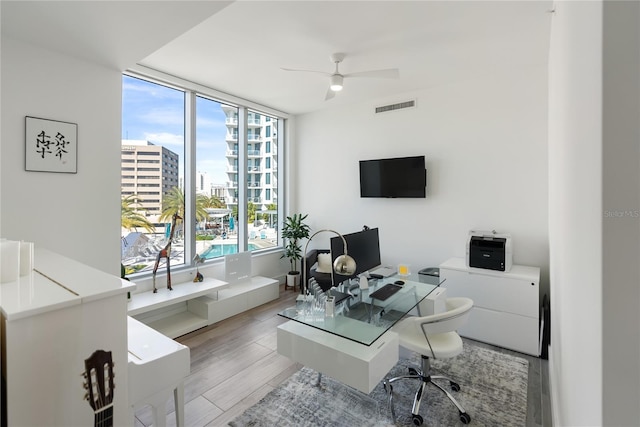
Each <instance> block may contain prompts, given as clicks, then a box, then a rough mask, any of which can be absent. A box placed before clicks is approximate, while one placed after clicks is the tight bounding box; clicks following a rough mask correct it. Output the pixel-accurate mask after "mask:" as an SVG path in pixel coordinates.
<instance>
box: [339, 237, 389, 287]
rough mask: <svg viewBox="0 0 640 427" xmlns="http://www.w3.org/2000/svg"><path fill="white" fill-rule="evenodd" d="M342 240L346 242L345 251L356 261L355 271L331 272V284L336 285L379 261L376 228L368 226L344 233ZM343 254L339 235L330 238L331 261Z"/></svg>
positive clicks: (371, 267) (372, 267) (376, 265)
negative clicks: (345, 273)
mask: <svg viewBox="0 0 640 427" xmlns="http://www.w3.org/2000/svg"><path fill="white" fill-rule="evenodd" d="M343 237H344V240H345V241H346V242H347V253H348V255H349V256H351V257H352V258H353V259H354V260H355V262H356V271H355V273H354V274H353V275H351V276H343V275H342V274H338V273H336V272H335V271H334V272H333V273H332V274H333V284H334V285H336V286H337V285H338V284H340V283H342V282H344V281H345V280H347V279H350V278H352V277H356V276H358V275H359V274H362V273H364V272H365V271H369V270H371V269H374V268H376V267H378V266H379V265H380V264H381V262H380V240H379V237H378V229H377V228H370V229H367V230H363V231H358V232H356V233H350V234H344V235H343ZM342 254H344V244H343V242H342V239H341V238H340V237H332V238H331V261H332V262H333V261H335V259H336V258H337V257H339V256H340V255H342Z"/></svg>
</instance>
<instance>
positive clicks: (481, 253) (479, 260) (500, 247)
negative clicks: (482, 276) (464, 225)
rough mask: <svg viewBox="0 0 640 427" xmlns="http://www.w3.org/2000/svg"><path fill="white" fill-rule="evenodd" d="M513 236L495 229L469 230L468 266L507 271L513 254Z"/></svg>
mask: <svg viewBox="0 0 640 427" xmlns="http://www.w3.org/2000/svg"><path fill="white" fill-rule="evenodd" d="M512 255H513V254H512V250H511V236H510V235H509V234H499V233H496V231H495V230H493V231H475V230H471V231H470V232H469V239H468V240H467V267H470V268H484V269H488V270H497V271H504V272H507V271H509V270H510V269H511V265H512V263H513V256H512Z"/></svg>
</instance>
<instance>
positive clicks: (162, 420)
mask: <svg viewBox="0 0 640 427" xmlns="http://www.w3.org/2000/svg"><path fill="white" fill-rule="evenodd" d="M127 334H128V338H127V341H128V358H129V366H128V376H129V408H130V410H131V417H132V419H133V417H134V415H135V411H136V409H139V408H141V407H143V406H145V405H150V406H151V408H152V410H153V425H154V426H158V427H164V426H166V421H167V420H166V418H167V417H166V412H165V411H166V409H165V408H166V402H167V400H169V398H170V397H171V394H172V393H173V399H174V403H175V416H176V425H177V426H178V427H183V426H184V379H185V378H186V377H187V375H189V372H190V371H191V360H190V351H189V347H187V346H185V345H182V344H180V343H178V342H176V341H174V340H172V339H170V338H167V337H166V336H164V335H162V334H161V333H159V332H157V331H155V330H154V329H152V328H150V327H148V326H147V325H145V324H144V323H141V322H139V321H137V320H135V319H134V318H132V317H130V316H127Z"/></svg>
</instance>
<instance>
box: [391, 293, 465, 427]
mask: <svg viewBox="0 0 640 427" xmlns="http://www.w3.org/2000/svg"><path fill="white" fill-rule="evenodd" d="M445 305H446V311H445V312H442V313H437V314H433V315H430V316H423V317H419V316H411V317H407V318H405V319H403V320H401V321H400V322H398V324H397V325H395V326H394V327H393V328H392V330H393V331H394V332H396V333H398V335H399V337H400V345H401V346H402V347H404V348H406V349H408V350H411V351H414V352H416V353H419V354H420V355H421V356H422V368H421V369H418V368H409V375H403V376H399V377H396V378H391V379H386V380H384V382H383V385H384V388H385V390H386V391H387V393H389V408H390V409H391V415H392V417H393V421H394V422H395V421H396V414H395V409H394V407H393V386H392V385H391V384H392V383H394V382H395V381H398V380H402V379H407V378H411V379H417V380H420V381H421V383H420V386H419V387H418V390H417V391H416V395H415V397H414V400H413V408H412V409H411V414H412V419H413V424H415V425H417V426H419V425H422V422H423V419H422V417H421V416H420V414H418V411H419V410H420V401H421V399H422V396H424V394H425V392H426V388H427V384H433V385H434V386H436V387H437V388H438V389H440V390H441V391H442V392H444V394H446V395H447V397H448V398H449V399H450V400H451V401H452V402H453V404H454V405H455V406H456V408H458V411H459V413H460V421H461V422H462V423H463V424H468V423H469V422H470V421H471V417H470V416H469V414H467V413H466V412H465V410H464V409H463V408H462V406H460V404H459V403H458V402H457V401H456V400H455V399H454V397H453V396H452V395H451V393H449V392H448V391H447V390H445V388H444V387H443V386H441V385H440V384H438V383H436V382H433V380H435V379H442V380H446V381H449V385H450V386H451V389H452V390H454V391H459V390H460V386H459V385H458V384H457V383H456V382H454V381H452V380H451V379H449V378H447V377H443V376H439V375H431V373H430V366H431V363H430V359H431V358H433V359H448V358H451V357H455V356H457V355H458V354H460V353H462V338H460V335H458V333H457V332H456V330H457V329H458V328H459V327H460V326H462V325H463V324H464V323H465V322H466V321H467V318H468V317H469V313H470V311H471V307H473V301H472V300H471V299H469V298H447V299H446V301H445Z"/></svg>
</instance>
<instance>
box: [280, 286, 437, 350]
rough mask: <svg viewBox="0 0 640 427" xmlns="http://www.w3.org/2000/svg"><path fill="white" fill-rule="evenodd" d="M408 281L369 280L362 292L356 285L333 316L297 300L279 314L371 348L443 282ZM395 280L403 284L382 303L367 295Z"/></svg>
mask: <svg viewBox="0 0 640 427" xmlns="http://www.w3.org/2000/svg"><path fill="white" fill-rule="evenodd" d="M410 279H415V277H414V276H408V277H402V276H391V277H387V278H384V279H378V280H374V279H370V280H369V288H368V289H364V290H361V289H359V288H358V286H357V285H355V286H353V287H352V289H353V291H352V292H353V293H354V294H355V295H353V296H351V295H349V296H348V297H347V298H345V299H344V300H342V301H340V302H339V303H338V304H336V307H335V310H334V313H335V314H334V315H333V316H327V315H326V313H325V312H324V311H323V310H319V311H315V312H312V313H311V312H310V311H311V310H310V309H309V307H308V306H305V301H304V300H302V301H298V303H297V305H296V306H295V307H290V308H287V309H285V310H283V311H281V312H280V313H278V314H279V315H280V316H282V317H285V318H287V319H290V320H293V321H296V322H299V323H302V324H305V325H307V326H311V327H313V328H316V329H320V330H322V331H325V332H328V333H331V334H334V335H337V336H339V337H342V338H346V339H348V340H351V341H355V342H357V343H359V344H364V345H366V346H371V345H372V344H373V343H374V342H375V341H376V340H377V339H378V338H380V337H381V336H382V335H383V334H384V333H385V332H387V331H388V330H389V329H390V328H391V327H392V326H393V325H394V324H395V323H396V322H398V320H400V319H401V318H402V317H404V316H405V315H406V314H407V313H409V312H410V311H411V310H412V309H413V308H414V307H416V306H417V305H418V304H419V303H420V302H421V301H422V300H423V299H425V298H426V297H427V296H428V295H429V294H430V293H431V292H432V291H433V290H434V289H436V288H437V287H438V286H439V285H440V284H441V283H442V280H441V279H440V278H439V277H432V276H428V277H426V278H424V279H423V280H428V281H430V282H431V283H425V282H417V281H414V280H410ZM396 280H402V281H403V282H404V285H403V286H402V287H401V288H400V289H399V290H398V291H397V292H396V293H395V294H393V295H391V296H390V297H388V298H387V299H385V300H384V301H382V300H378V299H374V298H371V296H370V295H371V294H372V293H373V292H375V291H376V290H378V289H380V288H381V287H383V286H384V285H386V284H388V283H393V282H395V281H396ZM338 295H340V293H338ZM342 295H344V293H343V294H342ZM342 295H340V296H342ZM337 299H338V300H339V299H340V298H337Z"/></svg>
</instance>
